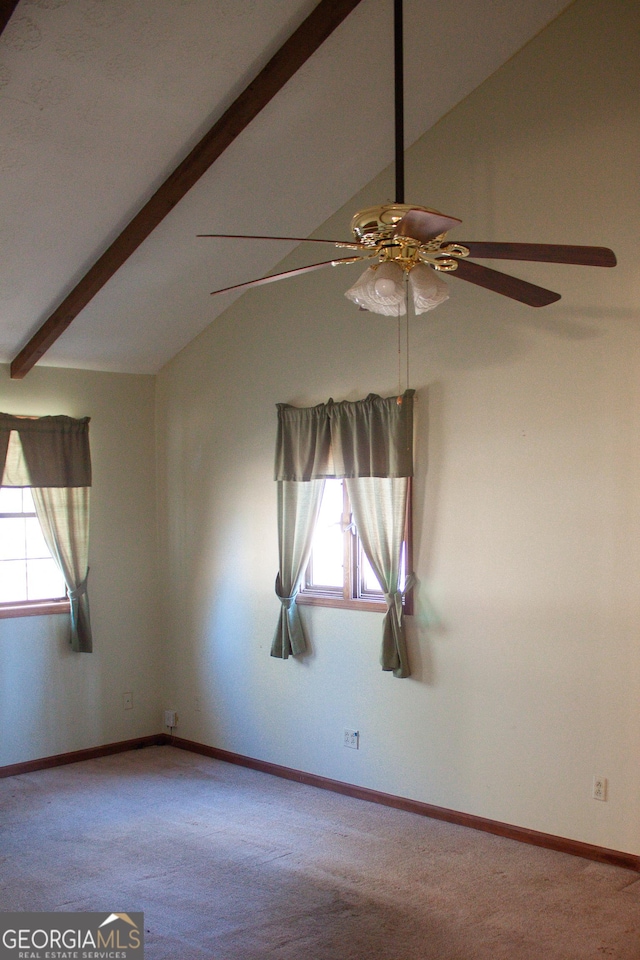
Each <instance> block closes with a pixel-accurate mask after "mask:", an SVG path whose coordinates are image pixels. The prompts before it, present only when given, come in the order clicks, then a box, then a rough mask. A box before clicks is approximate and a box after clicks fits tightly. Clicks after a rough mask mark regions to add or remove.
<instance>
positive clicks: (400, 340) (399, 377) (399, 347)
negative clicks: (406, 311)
mask: <svg viewBox="0 0 640 960" xmlns="http://www.w3.org/2000/svg"><path fill="white" fill-rule="evenodd" d="M401 393H402V321H401V319H400V308H398V396H400V394H401Z"/></svg>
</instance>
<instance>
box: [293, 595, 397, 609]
mask: <svg viewBox="0 0 640 960" xmlns="http://www.w3.org/2000/svg"><path fill="white" fill-rule="evenodd" d="M296 603H299V604H301V605H302V606H308V607H335V608H336V609H337V610H370V611H371V612H372V613H386V612H387V605H386V603H385V602H384V600H345V599H344V597H331V596H324V597H320V596H315V595H313V594H309V593H304V592H301V593H299V594H298V596H297V597H296Z"/></svg>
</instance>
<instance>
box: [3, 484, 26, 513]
mask: <svg viewBox="0 0 640 960" xmlns="http://www.w3.org/2000/svg"><path fill="white" fill-rule="evenodd" d="M22 512H23V510H22V490H21V489H20V487H0V513H22Z"/></svg>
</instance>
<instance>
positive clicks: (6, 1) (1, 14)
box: [0, 0, 20, 33]
mask: <svg viewBox="0 0 640 960" xmlns="http://www.w3.org/2000/svg"><path fill="white" fill-rule="evenodd" d="M19 3H20V0H0V33H2V31H3V30H4V28H5V27H6V25H7V24H8V23H9V20H10V19H11V14H12V13H13V11H14V10H15V8H16V7H17V6H18V4H19Z"/></svg>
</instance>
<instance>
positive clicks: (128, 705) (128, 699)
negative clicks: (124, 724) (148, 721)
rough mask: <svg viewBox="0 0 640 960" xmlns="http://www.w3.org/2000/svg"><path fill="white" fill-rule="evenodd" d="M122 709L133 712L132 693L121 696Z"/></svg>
mask: <svg viewBox="0 0 640 960" xmlns="http://www.w3.org/2000/svg"><path fill="white" fill-rule="evenodd" d="M122 707H123V709H124V710H133V694H132V693H123V694H122Z"/></svg>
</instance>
